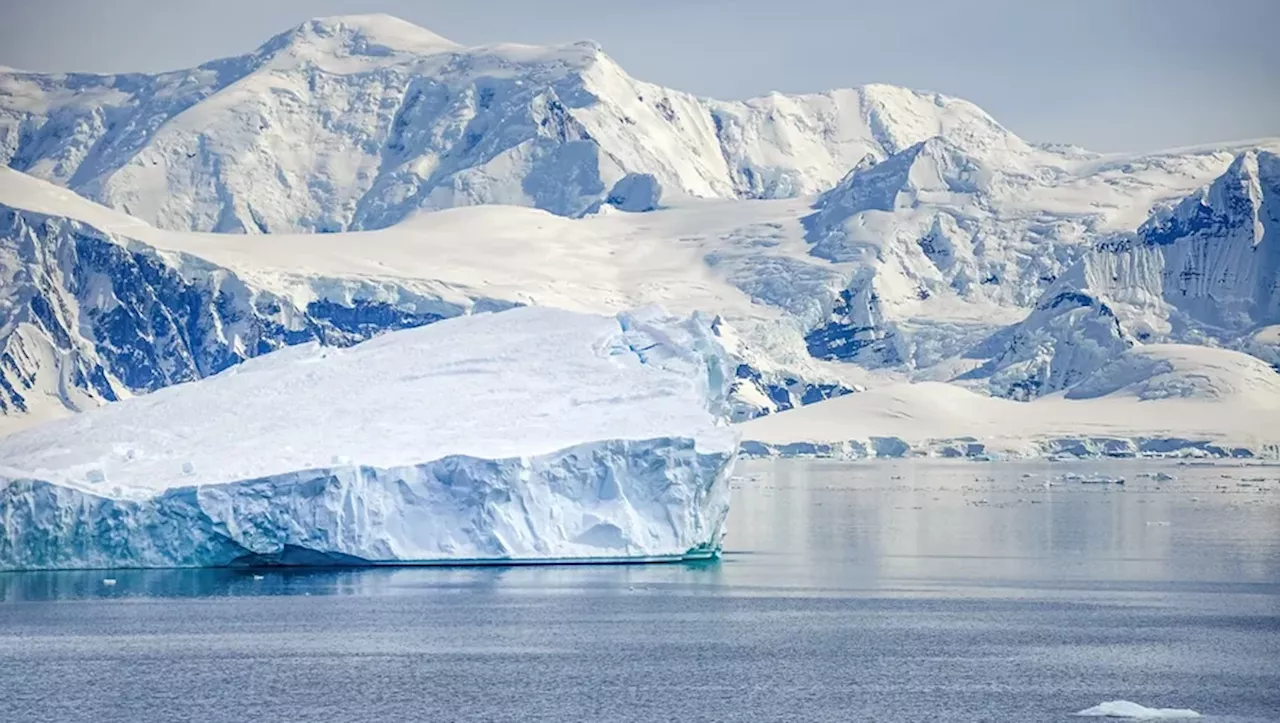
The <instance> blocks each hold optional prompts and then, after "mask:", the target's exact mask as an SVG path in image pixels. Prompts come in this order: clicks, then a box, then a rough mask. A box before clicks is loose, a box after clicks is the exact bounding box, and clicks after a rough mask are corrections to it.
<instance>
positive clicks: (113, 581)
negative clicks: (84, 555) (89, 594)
mask: <svg viewBox="0 0 1280 723" xmlns="http://www.w3.org/2000/svg"><path fill="white" fill-rule="evenodd" d="M102 584H103V585H106V586H107V587H111V586H112V585H115V584H116V579H115V578H114V577H104V578H102Z"/></svg>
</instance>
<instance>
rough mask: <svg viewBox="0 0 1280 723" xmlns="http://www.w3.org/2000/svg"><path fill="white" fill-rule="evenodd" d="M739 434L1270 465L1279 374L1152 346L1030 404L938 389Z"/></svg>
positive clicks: (838, 445) (862, 399) (770, 420)
mask: <svg viewBox="0 0 1280 723" xmlns="http://www.w3.org/2000/svg"><path fill="white" fill-rule="evenodd" d="M740 429H741V430H742V435H743V438H744V439H746V440H749V441H748V442H745V443H744V449H747V450H749V451H752V452H753V453H757V454H777V453H782V454H797V453H798V454H828V455H836V456H904V455H912V454H924V455H943V456H971V457H972V456H980V457H986V456H989V455H1012V456H1041V455H1052V454H1074V455H1079V456H1093V455H1134V454H1152V455H1160V454H1208V455H1215V456H1259V457H1268V458H1274V457H1277V456H1280V375H1277V374H1276V373H1275V372H1274V371H1273V370H1272V369H1270V368H1269V367H1268V366H1267V365H1266V364H1264V363H1262V362H1260V361H1259V360H1257V359H1255V358H1253V357H1250V356H1248V355H1246V354H1242V353H1240V352H1235V351H1229V350H1224V349H1210V348H1204V347H1194V346H1185V345H1174V344H1170V345H1151V346H1144V347H1138V348H1135V349H1133V350H1130V351H1127V352H1124V353H1123V354H1121V355H1120V357H1119V358H1117V359H1116V360H1115V361H1113V362H1112V363H1111V364H1109V365H1108V366H1106V367H1104V368H1103V369H1101V370H1099V371H1098V372H1096V373H1095V374H1094V375H1092V376H1091V377H1089V378H1087V379H1085V380H1084V381H1083V382H1081V383H1080V384H1079V385H1077V386H1075V387H1072V388H1071V389H1069V390H1068V391H1067V392H1066V393H1065V394H1061V393H1059V394H1055V395H1050V396H1045V397H1041V398H1039V399H1035V400H1033V401H1030V402H1018V401H1012V400H1008V399H1002V398H998V397H988V396H984V395H981V394H978V393H976V392H973V391H970V390H968V389H964V388H962V387H959V386H956V385H953V384H944V383H939V382H923V383H918V384H891V385H886V386H882V387H878V388H875V389H871V390H869V391H867V392H864V393H861V394H852V395H849V396H847V397H841V398H839V399H832V400H828V401H824V402H820V403H817V404H813V405H810V406H807V407H804V408H802V409H798V410H795V411H792V412H788V413H786V414H779V415H774V416H769V417H763V418H760V419H754V420H751V421H748V422H746V423H744V424H742V425H740ZM753 443H755V444H753Z"/></svg>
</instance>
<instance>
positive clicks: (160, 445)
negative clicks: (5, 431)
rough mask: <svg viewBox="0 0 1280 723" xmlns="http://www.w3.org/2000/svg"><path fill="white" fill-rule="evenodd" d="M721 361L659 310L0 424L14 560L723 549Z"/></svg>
mask: <svg viewBox="0 0 1280 723" xmlns="http://www.w3.org/2000/svg"><path fill="white" fill-rule="evenodd" d="M729 373H730V370H729V369H728V367H727V361H726V359H725V356H724V352H723V349H722V348H721V347H720V346H719V344H718V343H717V341H716V340H715V337H714V336H713V334H712V332H711V330H710V327H709V325H708V322H707V320H706V319H703V318H700V317H693V318H687V319H677V318H674V317H670V316H667V315H666V314H665V313H664V312H662V311H661V310H658V309H654V308H650V309H646V310H642V311H640V312H636V313H634V314H623V315H620V316H618V317H617V318H610V317H602V316H593V315H584V314H576V313H572V312H567V311H561V310H554V309H547V308H521V309H514V310H511V311H505V312H501V313H498V314H481V315H475V316H469V317H463V318H458V319H451V320H446V321H442V322H439V323H437V324H433V325H430V326H426V327H421V328H418V329H411V330H405V331H399V332H392V333H388V334H385V335H383V336H380V337H378V338H376V339H374V340H371V341H368V342H365V343H362V344H358V345H356V346H354V347H350V348H346V349H337V348H330V347H319V346H316V345H302V346H296V347H292V348H289V349H286V350H283V351H280V352H276V353H273V354H269V355H265V356H262V357H258V358H255V359H251V360H249V361H248V362H245V363H243V364H240V365H238V366H235V367H232V368H231V369H229V370H227V371H225V372H223V373H221V374H219V375H216V376H213V377H210V378H207V379H204V380H200V381H197V382H191V383H187V384H179V385H175V386H172V387H168V388H166V389H163V390H160V391H158V392H155V393H153V394H149V395H146V396H142V397H135V398H133V399H128V400H124V401H121V402H117V403H114V404H111V405H107V406H105V407H102V408H99V409H96V410H92V411H88V412H85V413H83V414H80V415H77V416H75V417H72V418H69V419H64V420H60V421H56V422H51V423H48V424H44V425H41V426H37V427H34V428H30V429H27V430H23V431H20V432H17V433H14V434H11V435H8V436H6V437H3V438H0V517H3V519H5V521H6V524H5V526H4V528H3V533H2V534H0V568H35V567H39V568H44V567H56V568H67V567H121V566H138V567H152V566H204V565H219V564H227V563H229V562H231V561H232V560H234V559H236V558H238V557H242V556H245V555H256V556H260V557H262V556H265V557H270V556H277V557H283V559H286V560H287V559H289V556H290V555H291V554H295V553H294V552H291V551H295V552H296V551H297V550H302V551H305V552H307V553H309V554H314V555H316V556H327V557H328V558H332V559H339V558H342V556H349V557H353V558H359V559H360V560H363V561H377V562H387V561H431V560H450V559H461V560H469V559H508V558H510V559H517V560H519V559H562V558H615V557H616V558H637V557H640V558H649V557H669V556H675V557H679V556H681V555H684V554H685V553H687V552H689V551H690V550H694V549H698V550H702V551H705V552H710V551H712V550H715V549H717V548H718V545H719V542H720V536H721V535H722V533H723V523H724V518H725V515H726V513H727V505H728V479H727V476H728V473H729V470H730V468H731V466H732V462H733V460H734V458H735V455H736V448H737V436H736V432H735V431H734V430H733V429H731V428H729V427H727V426H726V425H725V424H724V417H723V414H724V412H725V396H726V394H727V392H728V389H727V384H728V376H727V375H728V374H729Z"/></svg>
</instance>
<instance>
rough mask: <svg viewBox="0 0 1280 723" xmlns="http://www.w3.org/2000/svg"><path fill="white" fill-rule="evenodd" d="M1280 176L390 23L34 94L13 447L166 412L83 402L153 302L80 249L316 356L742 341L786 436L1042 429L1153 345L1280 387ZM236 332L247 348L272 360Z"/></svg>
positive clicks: (28, 79) (19, 191)
mask: <svg viewBox="0 0 1280 723" xmlns="http://www.w3.org/2000/svg"><path fill="white" fill-rule="evenodd" d="M1278 150H1280V141H1277V139H1261V140H1253V141H1243V142H1238V143H1223V144H1216V145H1212V146H1204V147H1196V148H1180V149H1171V150H1169V151H1165V152H1160V153H1149V154H1096V153H1091V152H1088V151H1085V150H1082V149H1078V148H1073V147H1065V146H1047V145H1036V144H1031V143H1027V142H1025V141H1023V140H1022V139H1020V138H1018V137H1017V136H1016V135H1015V134H1013V133H1011V132H1010V131H1009V130H1007V129H1005V128H1003V127H1002V126H1000V124H999V123H997V122H996V121H995V120H994V119H992V118H991V117H990V116H989V115H988V114H987V113H985V112H983V111H982V110H981V109H979V108H977V107H976V106H974V105H973V104H971V103H968V102H966V101H963V100H959V99H955V98H949V97H946V96H943V95H939V94H936V93H929V92H925V91H913V90H908V89H903V88H896V87H892V86H886V85H870V86H865V87H862V88H855V89H846V90H833V91H830V92H827V93H821V94H812V95H803V96H787V95H781V94H771V95H769V96H766V97H763V98H757V99H752V100H747V101H743V102H723V101H716V100H709V99H702V98H696V97H694V96H691V95H689V94H686V93H682V92H680V91H676V90H670V89H666V88H661V87H658V86H655V85H652V84H649V83H644V82H642V81H638V80H636V79H633V78H631V77H630V76H628V75H627V74H626V73H625V72H624V71H623V70H622V69H621V68H619V67H618V66H617V64H616V63H614V62H613V61H612V60H611V59H610V58H609V57H608V56H607V55H605V54H604V53H603V52H602V50H601V49H600V48H599V47H598V46H596V45H595V44H593V43H590V42H582V43H572V44H567V45H562V46H556V47H532V46H520V45H507V44H504V45H491V46H483V47H478V48H465V47H462V46H459V45H458V44H456V43H453V42H452V41H449V40H447V39H444V38H441V37H440V36H438V35H436V34H434V33H431V32H430V31H427V30H425V29H422V28H418V27H416V26H413V25H412V24H409V23H406V22H404V21H400V20H397V19H395V18H391V17H388V16H382V15H361V16H342V17H335V18H322V19H317V20H313V21H309V22H307V23H304V24H302V25H300V26H298V27H297V28H294V29H291V30H289V31H286V32H284V33H282V34H280V35H278V36H276V37H275V38H272V39H270V40H269V41H267V42H266V43H265V44H264V45H263V46H262V47H260V48H259V49H257V50H256V51H254V52H252V53H249V54H246V55H244V56H240V57H236V58H228V59H222V60H215V61H211V62H209V63H206V64H205V65H202V66H200V67H198V68H193V69H188V70H180V71H175V72H172V73H163V74H159V75H142V74H126V75H111V76H101V75H88V74H71V75H45V74H38V73H28V72H23V71H14V70H5V71H3V72H0V158H3V159H4V161H5V163H6V165H8V166H9V168H8V169H0V210H10V211H11V212H15V213H17V212H21V211H29V212H32V213H38V214H45V215H47V216H48V217H49V219H38V218H34V217H31V215H30V214H20V215H21V216H22V218H21V219H20V222H19V223H17V224H14V227H15V228H16V230H15V231H14V233H13V234H11V235H9V236H6V237H0V274H3V275H5V278H0V281H3V282H5V283H3V284H0V355H4V354H6V353H7V354H8V356H9V357H10V358H11V359H13V360H15V361H14V364H13V365H12V366H13V367H14V368H16V369H17V371H15V372H12V375H13V376H14V377H15V380H17V381H15V380H10V381H11V382H12V384H20V385H22V387H23V389H22V390H20V393H22V394H24V395H25V396H26V401H27V403H28V404H27V411H25V412H20V413H14V412H13V411H12V407H11V408H10V409H6V410H0V428H2V429H5V430H8V429H15V428H17V427H19V426H23V425H26V424H29V423H31V422H32V421H36V420H43V419H50V418H55V417H58V416H63V415H66V414H70V413H72V412H74V411H77V410H80V409H86V408H91V407H93V406H95V405H97V404H100V403H102V402H103V400H104V399H109V398H112V397H113V396H115V397H124V396H128V395H129V393H133V392H139V391H146V390H149V389H150V388H151V387H146V388H145V389H143V388H140V387H139V386H138V385H137V384H135V385H133V386H130V385H129V384H126V383H124V381H122V380H121V379H119V378H117V376H118V375H116V372H118V371H119V370H118V369H117V370H113V369H111V368H109V367H110V364H103V365H101V366H103V368H106V379H105V381H104V382H103V384H102V385H100V386H101V387H102V388H108V387H109V388H111V389H113V390H114V391H115V393H114V395H112V394H103V393H101V392H100V391H95V390H94V389H88V387H87V385H85V384H83V383H79V382H77V380H82V379H84V378H86V377H87V374H86V370H92V369H94V368H95V365H96V364H97V362H98V361H99V360H98V359H96V358H95V354H96V353H97V352H96V351H95V350H93V349H91V348H89V347H91V346H92V345H93V344H94V343H98V342H99V341H100V340H95V339H91V338H89V337H91V336H92V334H90V333H88V332H85V331H84V330H85V329H86V328H87V323H86V319H88V318H90V317H92V318H101V317H102V316H103V315H105V314H107V313H110V312H111V311H112V310H114V309H115V308H117V307H120V306H128V305H129V304H131V303H133V304H134V306H138V304H137V303H135V302H132V301H130V300H128V299H124V298H121V296H122V295H121V294H118V293H116V294H113V293H112V290H111V289H110V288H109V285H108V284H106V283H105V282H104V280H103V279H102V278H101V277H102V276H103V275H104V274H103V273H102V272H97V271H95V273H97V274H98V276H97V277H96V278H92V279H90V280H89V281H88V282H84V281H82V280H78V279H77V278H76V274H75V273H74V271H75V269H72V268H67V267H66V266H65V264H63V263H62V262H65V261H66V260H67V259H70V258H73V254H71V253H68V248H69V247H72V246H74V244H75V239H76V237H77V234H78V233H79V232H82V231H85V229H82V228H80V227H79V226H76V225H75V223H72V222H73V221H74V222H79V223H82V224H87V225H88V226H90V227H91V230H92V231H93V232H94V233H97V232H100V233H101V235H103V236H104V237H106V238H107V239H108V240H109V241H110V242H111V243H113V244H116V245H117V246H119V247H120V248H125V249H128V250H129V251H130V252H131V253H139V254H143V255H146V256H147V257H148V258H153V259H157V260H158V262H157V263H160V264H162V265H164V266H165V268H166V269H168V270H172V271H173V272H174V274H175V275H176V276H178V277H180V278H181V279H182V280H183V281H185V282H188V283H189V284H190V285H198V286H200V287H201V289H202V290H204V291H207V292H209V295H210V297H215V296H216V294H217V293H220V292H226V293H227V294H228V295H230V296H234V297H236V298H237V299H238V300H240V301H242V302H244V306H245V307H252V308H255V309H257V308H266V309H274V308H280V309H283V311H281V312H279V313H276V314H266V315H265V316H267V317H270V318H269V319H267V320H268V321H270V322H272V323H275V324H277V325H278V326H279V327H281V328H286V329H289V330H291V331H293V330H296V328H295V326H292V325H296V324H300V323H303V322H300V321H299V319H298V317H299V316H300V315H301V314H295V313H294V311H295V310H305V309H306V307H307V305H308V304H309V303H311V302H316V301H332V302H334V303H336V304H338V305H340V306H347V307H349V306H351V302H353V301H375V302H378V303H381V304H385V305H389V306H390V307H393V308H394V309H395V310H397V311H401V310H405V309H409V310H412V311H414V312H415V313H419V314H420V315H421V314H422V313H430V314H433V315H437V316H442V317H449V316H456V315H458V314H465V313H470V312H472V311H475V310H483V309H486V308H500V307H501V306H504V305H509V304H512V303H515V304H532V305H544V306H553V307H558V308H565V309H570V310H575V311H582V312H588V313H600V312H604V313H616V312H619V311H622V310H625V309H630V308H636V307H639V306H642V305H645V304H650V303H658V304H661V305H663V306H664V307H666V308H669V309H671V310H672V311H673V312H675V313H680V314H688V313H691V312H693V311H695V310H702V311H705V312H707V313H709V314H718V315H720V316H721V317H722V318H723V321H724V322H725V323H724V324H723V325H722V327H723V330H724V333H723V334H722V336H721V339H722V341H724V342H725V343H729V342H728V341H727V340H728V339H729V337H730V336H732V338H733V339H734V340H735V341H734V343H733V347H734V348H733V349H732V351H733V353H734V355H735V358H736V359H737V360H738V361H741V362H743V363H745V364H747V365H749V366H750V367H751V369H752V370H754V371H758V372H761V373H763V374H765V375H768V377H769V378H768V379H767V380H766V381H765V382H761V381H759V380H758V379H754V380H753V379H749V378H744V379H739V380H738V381H737V382H736V383H735V384H736V388H735V396H736V398H737V399H738V400H739V402H741V405H742V406H744V407H750V408H752V411H754V412H776V411H778V410H781V409H785V408H787V407H789V406H793V405H797V404H800V403H801V401H802V399H803V398H804V397H805V394H806V392H808V391H813V389H814V387H823V388H826V389H828V390H830V389H831V388H837V387H838V388H840V389H847V388H854V387H873V388H874V387H877V386H881V385H883V384H886V383H898V382H901V381H903V380H912V381H959V382H960V383H963V384H966V385H969V386H972V387H975V388H981V389H983V390H984V391H987V392H990V393H993V394H996V395H999V396H1006V397H1011V398H1017V399H1029V398H1033V397H1036V396H1040V395H1045V394H1053V393H1057V392H1061V391H1063V390H1066V389H1068V388H1071V387H1073V386H1074V385H1075V384H1077V383H1079V382H1080V381H1081V380H1082V379H1083V378H1085V377H1086V376H1088V375H1089V374H1091V373H1093V372H1094V371H1097V370H1098V369H1100V368H1101V367H1102V366H1104V365H1106V364H1107V363H1108V362H1110V361H1112V360H1114V359H1116V358H1117V357H1119V356H1120V355H1121V354H1122V353H1124V352H1125V350H1127V349H1129V348H1131V347H1133V346H1134V345H1136V344H1139V343H1155V342H1172V343H1180V344H1206V345H1212V346H1221V347H1226V348H1230V349H1236V350H1239V351H1244V352H1247V353H1250V354H1254V355H1256V356H1258V357H1259V358H1261V359H1263V360H1265V361H1267V362H1268V363H1271V364H1280V344H1277V342H1276V338H1277V335H1275V334H1274V333H1267V331H1266V330H1267V329H1268V328H1271V327H1276V326H1277V325H1280V316H1277V315H1278V314H1280V294H1278V293H1277V291H1276V290H1277V289H1280V283H1277V281H1278V279H1280V261H1278V260H1277V259H1278V258H1280V257H1277V255H1276V253H1275V247H1276V244H1275V243H1274V239H1275V238H1276V236H1277V233H1276V230H1277V228H1280V227H1277V225H1276V223H1277V222H1276V218H1277V214H1276V211H1275V210H1274V209H1275V204H1274V203H1273V202H1272V201H1271V200H1270V199H1271V198H1274V197H1275V193H1276V190H1275V189H1276V188H1277V180H1276V179H1277V178H1280V175H1278V173H1280V172H1278V171H1277V168H1278V167H1277V165H1276V164H1277V161H1276V158H1277V156H1276V155H1275V154H1276V152H1277V151H1278ZM39 179H44V180H39ZM86 199H95V200H96V201H97V202H99V203H101V204H103V205H98V204H97V203H94V202H91V201H88V200H86ZM104 206H106V207H104ZM107 207H110V208H107ZM370 229H372V230H370ZM207 231H221V232H227V233H207ZM320 231H323V232H325V233H313V232H320ZM335 231H336V232H337V233H329V232H335ZM261 234H268V236H266V237H264V236H262V235H261ZM31 249H35V251H36V254H35V255H36V256H38V257H40V258H39V259H38V261H36V262H33V261H31V260H30V258H29V256H30V254H29V252H30V250H31ZM24 254H26V255H25V256H24ZM31 279H36V280H38V281H39V282H40V284H43V286H41V287H40V289H38V292H39V293H37V294H34V295H33V292H32V289H31V288H29V286H30V285H28V284H27V281H29V280H31ZM69 287H75V293H74V294H69V293H66V291H67V288H69ZM77 294H78V296H77ZM34 296H40V298H41V299H43V300H44V301H46V302H47V307H48V308H51V309H53V310H54V312H55V313H56V314H62V315H63V316H65V318H64V319H63V321H64V322H65V323H64V326H65V328H66V329H68V330H73V331H75V332H76V333H79V334H80V337H82V338H78V339H73V340H72V342H73V344H72V345H71V346H76V345H77V344H78V345H79V347H81V348H78V349H68V348H67V346H68V345H67V344H66V343H65V342H63V341H60V340H59V339H57V338H56V336H57V335H56V334H55V333H53V332H52V331H50V330H49V329H46V328H44V325H42V323H41V321H40V320H39V319H37V318H35V317H37V316H38V315H39V314H37V313H36V312H35V311H34V310H33V308H32V306H31V303H32V302H31V299H32V298H34ZM73 296H74V297H75V298H72V297H73ZM285 302H288V303H285ZM129 311H130V312H132V313H135V314H136V315H137V316H139V317H142V318H146V317H148V316H149V315H150V311H149V310H147V309H138V308H131V309H129ZM232 316H234V314H233V315H232ZM222 321H227V319H226V318H223V319H221V320H220V321H218V323H212V322H211V323H210V325H209V326H211V327H215V328H213V329H212V331H211V332H210V337H211V338H214V340H215V342H217V343H216V344H214V346H217V347H218V350H221V351H225V350H226V349H232V350H237V349H256V348H258V347H257V346H255V341H260V339H259V340H255V339H254V338H252V333H251V332H249V331H246V329H245V327H247V326H250V325H251V324H250V323H249V322H239V323H237V322H228V323H226V324H225V325H224V324H222ZM255 321H257V320H255ZM73 336H74V334H73ZM271 341H272V343H273V344H274V343H280V340H279V338H274V339H272V340H271ZM175 344H176V343H175ZM157 346H162V345H159V344H157ZM179 346H180V345H179ZM98 351H101V350H98ZM116 351H119V350H116ZM126 351H127V350H126ZM195 351H196V352H200V351H206V352H207V351H208V350H207V349H203V350H195ZM175 353H176V354H180V353H181V351H180V352H175ZM192 356H193V357H197V356H199V354H198V353H193V354H192ZM211 356H213V355H211V354H205V357H211ZM115 358H116V359H119V358H120V355H119V354H117V355H116V356H115ZM161 361H162V362H163V361H172V360H164V359H162V360H161ZM841 362H853V364H848V363H841ZM175 365H176V366H181V365H178V364H176V363H175ZM6 368H7V367H6ZM6 368H0V377H4V375H5V374H6V373H7V372H6ZM170 376H173V375H170ZM16 388H17V387H16V386H15V389H16ZM779 390H781V391H782V394H781V396H784V397H787V398H786V399H785V400H783V401H779V400H778V399H777V398H776V397H777V396H778V395H777V393H778V392H779ZM0 393H3V390H0ZM819 396H821V395H819Z"/></svg>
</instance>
